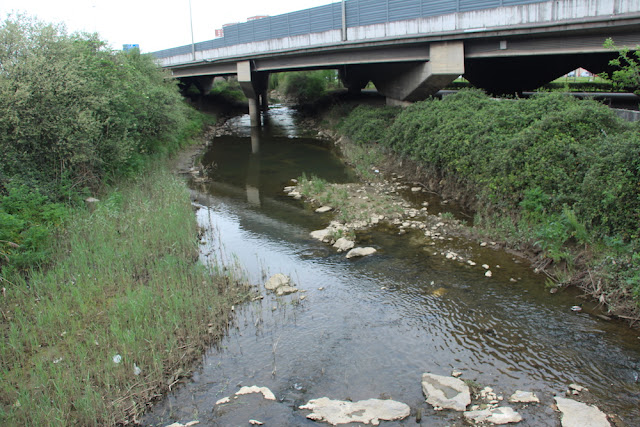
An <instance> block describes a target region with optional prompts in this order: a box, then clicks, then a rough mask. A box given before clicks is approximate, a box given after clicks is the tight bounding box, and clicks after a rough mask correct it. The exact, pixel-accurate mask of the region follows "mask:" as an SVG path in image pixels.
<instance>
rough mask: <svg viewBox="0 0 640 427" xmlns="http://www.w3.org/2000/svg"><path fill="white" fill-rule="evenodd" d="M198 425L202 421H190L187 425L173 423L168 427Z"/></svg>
mask: <svg viewBox="0 0 640 427" xmlns="http://www.w3.org/2000/svg"><path fill="white" fill-rule="evenodd" d="M196 424H200V421H189V422H188V423H186V424H182V423H173V424H169V425H168V426H167V427H191V426H194V425H196Z"/></svg>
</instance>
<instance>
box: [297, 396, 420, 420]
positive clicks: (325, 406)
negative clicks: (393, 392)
mask: <svg viewBox="0 0 640 427" xmlns="http://www.w3.org/2000/svg"><path fill="white" fill-rule="evenodd" d="M300 409H308V410H310V411H312V413H311V414H309V415H307V418H309V419H310V420H314V421H325V422H327V423H329V424H331V425H334V426H335V425H338V424H349V423H363V424H372V425H374V426H377V425H378V424H380V421H381V420H385V421H393V420H401V419H404V418H406V417H408V416H409V414H410V413H411V409H410V408H409V405H406V404H404V403H401V402H396V401H394V400H381V399H368V400H361V401H358V402H348V401H342V400H331V399H329V398H328V397H322V398H320V399H313V400H310V401H309V402H307V404H306V405H303V406H300Z"/></svg>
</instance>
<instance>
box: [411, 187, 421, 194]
mask: <svg viewBox="0 0 640 427" xmlns="http://www.w3.org/2000/svg"><path fill="white" fill-rule="evenodd" d="M411 191H413V192H414V193H417V192H419V191H422V187H411Z"/></svg>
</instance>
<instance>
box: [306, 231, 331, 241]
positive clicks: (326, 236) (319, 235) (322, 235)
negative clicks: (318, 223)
mask: <svg viewBox="0 0 640 427" xmlns="http://www.w3.org/2000/svg"><path fill="white" fill-rule="evenodd" d="M333 231H334V230H333V229H331V228H325V229H323V230H315V231H312V232H311V233H309V235H310V236H311V237H313V238H314V239H316V240H320V241H321V242H328V241H329V240H331V236H332V235H333Z"/></svg>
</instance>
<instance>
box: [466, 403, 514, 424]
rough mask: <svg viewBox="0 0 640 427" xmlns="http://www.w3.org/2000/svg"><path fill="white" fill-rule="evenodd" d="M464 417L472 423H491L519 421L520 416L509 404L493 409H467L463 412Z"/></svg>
mask: <svg viewBox="0 0 640 427" xmlns="http://www.w3.org/2000/svg"><path fill="white" fill-rule="evenodd" d="M464 417H465V419H467V420H468V421H472V422H474V423H484V422H489V423H492V424H508V423H519V422H520V421H522V416H521V415H520V414H518V413H517V412H516V411H514V410H513V408H510V407H509V406H501V407H499V408H494V409H485V410H482V411H467V412H465V413H464Z"/></svg>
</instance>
